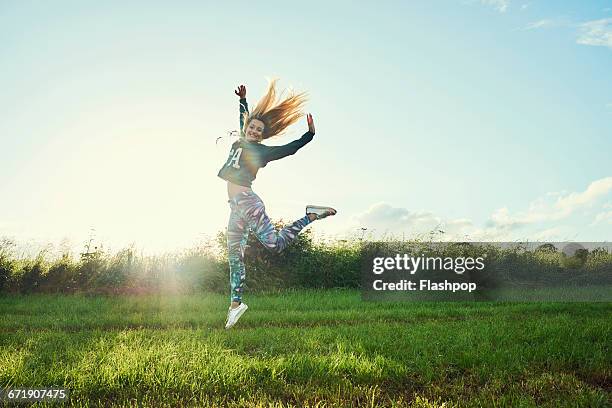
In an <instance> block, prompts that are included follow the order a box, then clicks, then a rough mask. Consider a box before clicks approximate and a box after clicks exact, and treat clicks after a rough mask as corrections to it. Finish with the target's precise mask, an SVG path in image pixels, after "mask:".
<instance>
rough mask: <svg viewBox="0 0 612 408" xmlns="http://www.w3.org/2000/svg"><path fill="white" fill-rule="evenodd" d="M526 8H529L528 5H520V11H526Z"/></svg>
mask: <svg viewBox="0 0 612 408" xmlns="http://www.w3.org/2000/svg"><path fill="white" fill-rule="evenodd" d="M527 7H529V4H523V5H521V10H526V9H527Z"/></svg>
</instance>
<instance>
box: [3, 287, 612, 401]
mask: <svg viewBox="0 0 612 408" xmlns="http://www.w3.org/2000/svg"><path fill="white" fill-rule="evenodd" d="M245 302H246V303H248V305H249V310H248V311H247V312H246V313H245V315H244V316H243V317H242V319H241V320H240V322H239V323H238V324H237V325H236V326H235V327H234V328H233V329H231V330H229V331H226V330H224V329H223V324H224V320H225V313H226V310H227V305H228V299H227V297H226V296H221V295H216V294H202V295H189V296H186V295H185V296H177V295H173V296H134V297H81V296H50V295H32V296H4V297H2V298H0V345H1V348H0V386H2V387H44V386H46V387H50V386H56V387H57V386H61V387H66V388H68V389H70V392H71V394H70V398H69V403H68V405H71V406H98V405H99V406H112V405H117V406H143V405H144V406H168V407H170V406H227V405H230V406H262V407H263V406H319V407H321V406H415V407H429V406H445V407H453V406H485V407H489V406H550V407H557V406H571V407H574V406H585V407H587V406H588V407H590V406H602V407H603V406H609V404H610V401H611V385H612V381H611V374H612V373H611V367H612V364H611V360H612V352H611V350H610V345H611V344H612V330H611V323H612V320H611V316H612V313H611V312H612V305H611V304H610V303H547V304H541V303H374V302H364V301H362V300H361V296H360V293H359V292H357V291H347V290H325V291H293V292H283V293H276V294H269V295H253V294H250V295H248V296H247V297H245Z"/></svg>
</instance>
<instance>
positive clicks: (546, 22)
mask: <svg viewBox="0 0 612 408" xmlns="http://www.w3.org/2000/svg"><path fill="white" fill-rule="evenodd" d="M557 25H559V23H558V22H557V21H555V20H552V19H549V18H545V19H542V20H538V21H534V22H533V23H529V24H527V25H526V26H525V27H524V28H523V29H524V30H536V29H539V28H551V27H555V26H557Z"/></svg>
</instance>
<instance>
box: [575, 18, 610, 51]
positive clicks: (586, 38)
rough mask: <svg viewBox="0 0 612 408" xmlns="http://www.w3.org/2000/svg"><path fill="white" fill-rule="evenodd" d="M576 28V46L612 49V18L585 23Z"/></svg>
mask: <svg viewBox="0 0 612 408" xmlns="http://www.w3.org/2000/svg"><path fill="white" fill-rule="evenodd" d="M578 27H579V29H580V34H579V35H578V39H577V40H576V42H577V43H578V44H583V45H593V46H603V47H608V48H612V18H602V19H600V20H593V21H587V22H586V23H582V24H580V25H579V26H578Z"/></svg>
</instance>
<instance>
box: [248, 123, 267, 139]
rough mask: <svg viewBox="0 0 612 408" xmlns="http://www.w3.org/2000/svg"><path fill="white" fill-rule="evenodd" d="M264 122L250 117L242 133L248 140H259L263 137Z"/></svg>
mask: <svg viewBox="0 0 612 408" xmlns="http://www.w3.org/2000/svg"><path fill="white" fill-rule="evenodd" d="M263 131H264V123H263V122H262V121H261V120H259V119H251V120H250V121H249V123H248V124H247V127H246V129H245V131H244V135H245V138H246V140H247V141H249V142H259V141H261V140H262V139H263Z"/></svg>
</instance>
